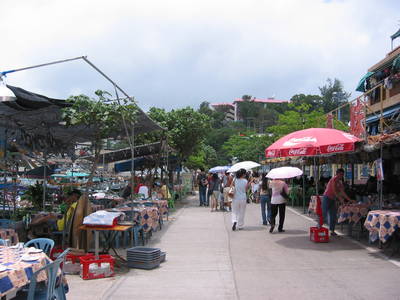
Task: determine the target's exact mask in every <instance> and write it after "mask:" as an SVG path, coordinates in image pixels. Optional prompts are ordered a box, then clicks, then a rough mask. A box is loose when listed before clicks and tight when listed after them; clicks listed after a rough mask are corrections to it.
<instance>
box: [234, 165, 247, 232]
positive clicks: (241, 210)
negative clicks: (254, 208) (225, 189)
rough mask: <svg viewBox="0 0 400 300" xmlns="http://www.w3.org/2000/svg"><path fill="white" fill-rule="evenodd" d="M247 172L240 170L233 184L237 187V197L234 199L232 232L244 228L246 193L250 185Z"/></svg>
mask: <svg viewBox="0 0 400 300" xmlns="http://www.w3.org/2000/svg"><path fill="white" fill-rule="evenodd" d="M245 176H246V170H245V169H240V170H239V171H237V172H236V179H235V181H234V183H233V185H234V186H235V195H234V196H233V199H232V224H233V225H232V230H233V231H235V230H236V227H237V228H238V229H239V230H240V229H242V228H243V226H244V214H245V212H246V199H247V196H246V191H247V189H248V187H249V183H248V182H247V180H246V178H245Z"/></svg>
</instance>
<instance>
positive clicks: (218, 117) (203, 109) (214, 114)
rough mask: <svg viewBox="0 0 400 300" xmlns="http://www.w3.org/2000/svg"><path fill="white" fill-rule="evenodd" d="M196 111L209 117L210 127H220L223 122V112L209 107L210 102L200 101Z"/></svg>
mask: <svg viewBox="0 0 400 300" xmlns="http://www.w3.org/2000/svg"><path fill="white" fill-rule="evenodd" d="M198 112H199V113H201V114H204V115H206V116H208V117H209V118H210V121H211V124H210V125H211V127H212V128H221V127H223V126H224V124H225V113H224V112H221V111H216V110H214V109H211V108H210V103H209V102H207V101H203V102H201V103H200V107H199V109H198Z"/></svg>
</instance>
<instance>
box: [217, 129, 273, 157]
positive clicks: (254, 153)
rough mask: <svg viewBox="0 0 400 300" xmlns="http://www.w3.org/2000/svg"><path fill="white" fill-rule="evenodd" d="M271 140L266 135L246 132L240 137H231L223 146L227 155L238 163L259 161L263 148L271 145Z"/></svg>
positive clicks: (262, 154) (262, 155)
mask: <svg viewBox="0 0 400 300" xmlns="http://www.w3.org/2000/svg"><path fill="white" fill-rule="evenodd" d="M271 142H272V139H271V137H269V136H268V135H260V134H255V133H254V132H246V133H242V134H241V135H232V136H231V137H230V138H229V140H228V141H226V142H225V143H224V145H223V149H224V150H225V151H226V153H227V155H228V156H229V157H230V158H231V159H233V158H235V159H237V160H239V161H244V160H252V161H259V160H260V159H263V158H264V151H265V148H266V147H267V146H268V145H269V144H271Z"/></svg>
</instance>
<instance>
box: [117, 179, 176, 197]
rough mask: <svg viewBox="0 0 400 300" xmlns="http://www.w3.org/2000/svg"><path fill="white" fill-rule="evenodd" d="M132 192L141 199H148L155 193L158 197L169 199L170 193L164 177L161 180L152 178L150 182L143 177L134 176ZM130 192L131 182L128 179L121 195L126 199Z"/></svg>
mask: <svg viewBox="0 0 400 300" xmlns="http://www.w3.org/2000/svg"><path fill="white" fill-rule="evenodd" d="M133 192H134V193H135V194H138V195H140V197H141V199H144V200H146V199H149V198H150V197H152V195H154V194H155V195H156V197H157V198H160V199H169V198H170V197H171V193H170V191H169V187H168V183H167V180H166V179H163V180H161V181H158V180H154V183H151V181H150V180H145V179H143V178H139V177H138V178H135V181H134V187H133ZM131 194H132V182H131V181H129V182H128V184H127V186H126V187H125V188H124V189H123V190H122V193H121V197H122V198H124V199H128V198H129V197H130V196H131Z"/></svg>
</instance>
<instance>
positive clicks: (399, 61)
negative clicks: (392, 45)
mask: <svg viewBox="0 0 400 300" xmlns="http://www.w3.org/2000/svg"><path fill="white" fill-rule="evenodd" d="M392 68H393V69H395V70H400V55H398V56H397V57H396V58H395V59H394V61H393V63H392Z"/></svg>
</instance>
